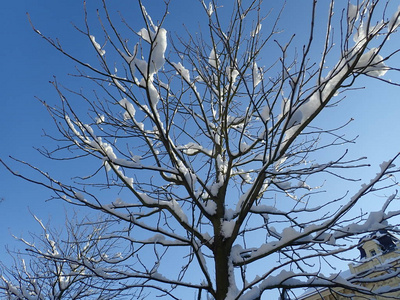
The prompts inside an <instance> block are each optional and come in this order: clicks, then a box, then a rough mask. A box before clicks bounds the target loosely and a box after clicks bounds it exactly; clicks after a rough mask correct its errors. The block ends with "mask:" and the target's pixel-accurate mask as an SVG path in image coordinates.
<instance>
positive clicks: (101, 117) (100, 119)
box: [96, 115, 106, 124]
mask: <svg viewBox="0 0 400 300" xmlns="http://www.w3.org/2000/svg"><path fill="white" fill-rule="evenodd" d="M105 119H106V118H105V116H104V115H100V116H98V117H96V124H101V123H104V121H105Z"/></svg>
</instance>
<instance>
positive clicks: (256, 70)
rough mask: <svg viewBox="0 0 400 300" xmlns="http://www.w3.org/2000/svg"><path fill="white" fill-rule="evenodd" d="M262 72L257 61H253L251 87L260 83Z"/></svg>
mask: <svg viewBox="0 0 400 300" xmlns="http://www.w3.org/2000/svg"><path fill="white" fill-rule="evenodd" d="M262 77H263V76H262V73H261V69H260V68H258V66H257V63H256V62H254V64H253V88H255V87H256V86H257V85H259V84H260V82H261V81H262V79H263V78H262Z"/></svg>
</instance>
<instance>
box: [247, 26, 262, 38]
mask: <svg viewBox="0 0 400 300" xmlns="http://www.w3.org/2000/svg"><path fill="white" fill-rule="evenodd" d="M261 27H262V24H261V23H258V24H257V26H256V29H254V30H253V31H252V32H250V36H251V37H255V36H256V35H257V34H259V33H260V31H261Z"/></svg>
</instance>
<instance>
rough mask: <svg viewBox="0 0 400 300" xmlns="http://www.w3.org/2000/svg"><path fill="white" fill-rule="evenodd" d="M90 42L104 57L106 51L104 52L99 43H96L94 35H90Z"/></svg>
mask: <svg viewBox="0 0 400 300" xmlns="http://www.w3.org/2000/svg"><path fill="white" fill-rule="evenodd" d="M90 40H91V41H92V44H93V46H94V47H95V48H96V50H97V52H98V53H99V54H100V55H101V56H103V55H104V54H106V51H105V50H103V49H102V48H101V46H100V44H99V43H98V42H96V38H95V37H94V36H93V35H90Z"/></svg>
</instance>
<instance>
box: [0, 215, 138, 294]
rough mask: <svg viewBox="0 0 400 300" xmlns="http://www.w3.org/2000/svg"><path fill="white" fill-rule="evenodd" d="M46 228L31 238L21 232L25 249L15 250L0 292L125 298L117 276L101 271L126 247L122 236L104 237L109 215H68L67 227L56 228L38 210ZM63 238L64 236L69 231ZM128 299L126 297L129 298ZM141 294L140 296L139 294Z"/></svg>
mask: <svg viewBox="0 0 400 300" xmlns="http://www.w3.org/2000/svg"><path fill="white" fill-rule="evenodd" d="M34 218H35V220H36V221H37V223H38V224H39V225H40V227H41V229H42V234H40V235H36V234H32V237H31V238H32V239H31V241H28V240H26V239H23V238H17V239H18V240H19V241H21V242H22V243H23V244H24V246H25V252H24V253H21V252H17V253H15V252H13V251H11V250H9V251H8V252H9V254H10V256H11V257H12V258H13V260H14V265H13V266H11V267H7V266H5V265H2V268H1V270H2V274H0V295H1V296H2V299H21V300H22V299H26V300H31V299H87V298H88V297H97V299H120V298H121V297H125V296H126V295H123V293H122V291H121V290H120V289H116V290H114V289H113V288H112V285H113V282H110V281H108V280H104V279H102V278H101V277H98V276H97V274H96V272H99V270H101V268H102V267H104V266H105V265H106V264H107V263H108V262H109V261H111V260H113V261H116V260H119V261H120V262H123V261H126V260H127V259H128V258H129V256H127V257H126V258H125V259H121V255H122V253H123V252H124V250H123V249H122V248H120V251H121V252H116V251H118V249H119V246H118V242H117V241H116V240H110V239H106V240H102V238H101V235H102V234H104V232H105V231H106V229H109V225H110V224H109V223H108V222H107V220H101V221H100V220H99V221H97V222H92V221H88V220H85V222H78V221H77V219H76V217H74V218H73V219H71V220H67V222H66V226H65V233H64V234H63V233H62V232H60V231H56V230H50V229H49V228H48V226H46V225H44V224H43V222H42V221H41V220H40V219H38V218H37V217H36V216H34ZM64 235H65V239H63V238H62V237H64ZM125 299H126V298H125ZM136 299H137V298H136Z"/></svg>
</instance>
